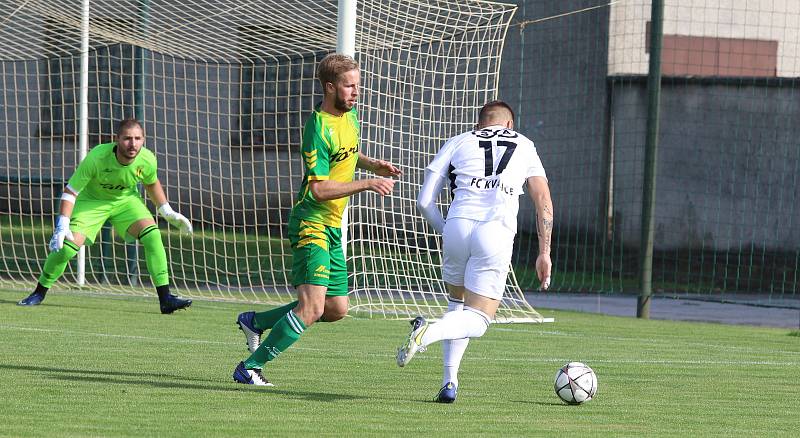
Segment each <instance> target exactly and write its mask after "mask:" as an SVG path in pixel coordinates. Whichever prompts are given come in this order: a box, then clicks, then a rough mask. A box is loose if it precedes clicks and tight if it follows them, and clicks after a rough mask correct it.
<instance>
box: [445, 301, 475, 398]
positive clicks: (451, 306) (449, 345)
mask: <svg viewBox="0 0 800 438" xmlns="http://www.w3.org/2000/svg"><path fill="white" fill-rule="evenodd" d="M448 301H449V302H448V303H447V311H448V312H457V311H460V310H462V309H463V308H464V302H463V301H459V300H456V299H454V298H448ZM468 344H469V338H463V339H446V340H444V341H443V342H442V359H443V363H444V367H443V373H442V386H444V385H447V383H448V382H453V385H456V387H458V368H459V366H460V365H461V358H462V357H464V351H466V350H467V345H468Z"/></svg>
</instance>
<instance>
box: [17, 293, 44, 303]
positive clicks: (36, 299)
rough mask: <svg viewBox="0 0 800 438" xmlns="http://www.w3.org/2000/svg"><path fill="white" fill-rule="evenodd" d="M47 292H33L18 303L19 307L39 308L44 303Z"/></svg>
mask: <svg viewBox="0 0 800 438" xmlns="http://www.w3.org/2000/svg"><path fill="white" fill-rule="evenodd" d="M45 293H46V292H33V293H31V294H30V295H28V296H27V297H25V298H24V299H22V300H20V302H18V303H17V305H19V306H38V305H39V304H41V303H42V301H44V296H45Z"/></svg>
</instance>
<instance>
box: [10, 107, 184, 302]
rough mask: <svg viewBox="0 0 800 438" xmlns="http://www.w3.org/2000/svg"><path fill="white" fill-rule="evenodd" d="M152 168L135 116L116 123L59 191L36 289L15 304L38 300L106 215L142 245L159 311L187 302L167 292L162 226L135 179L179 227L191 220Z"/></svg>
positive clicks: (127, 237) (90, 239)
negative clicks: (113, 137)
mask: <svg viewBox="0 0 800 438" xmlns="http://www.w3.org/2000/svg"><path fill="white" fill-rule="evenodd" d="M156 169H157V165H156V157H155V155H153V153H152V152H150V151H149V150H148V149H146V148H145V147H144V130H143V129H142V124H141V123H139V121H137V120H133V119H128V120H123V121H122V123H120V126H119V129H118V130H117V141H116V142H113V143H104V144H100V145H97V146H95V147H94V148H92V150H91V151H90V152H89V153H88V154H87V155H86V157H85V158H84V159H83V160H82V161H81V162H80V164H79V165H78V167H77V169H75V173H74V174H73V175H72V177H71V178H70V179H69V182H68V183H67V186H66V187H65V188H64V192H63V194H62V195H61V204H60V207H59V216H58V218H56V226H55V230H54V231H53V237H52V238H51V239H50V245H49V247H50V251H51V252H50V254H49V255H48V256H47V260H46V261H45V263H44V268H43V269H42V274H41V275H40V276H39V282H38V283H37V284H36V289H35V290H34V291H33V293H31V294H30V295H29V296H28V297H27V298H25V299H23V300H22V301H20V302H19V305H21V306H35V305H38V304H40V303H41V302H42V301H43V300H44V298H45V295H46V294H47V291H48V290H49V289H50V288H51V287H52V286H53V283H55V282H56V280H58V278H59V277H60V276H61V274H63V273H64V269H65V268H66V267H67V264H68V263H69V261H70V260H71V259H72V258H73V257H75V255H76V254H77V253H78V250H79V249H80V247H81V245H83V244H84V243H85V242H87V241H88V242H89V244H90V245H91V244H92V242H94V238H95V236H97V232H98V231H100V228H101V227H102V226H103V224H104V223H105V222H106V220H108V221H110V222H111V224H112V225H113V226H114V229H115V230H116V232H117V234H118V235H120V236H124V237H125V240H126V241H128V242H133V241H134V240H139V242H141V244H142V246H143V247H144V255H145V262H146V264H147V271H148V272H149V274H150V278H151V280H152V281H153V286H155V288H156V292H157V293H158V299H159V301H160V304H161V313H172V312H174V311H176V310H178V309H183V308H186V307H189V306H190V305H191V304H192V301H191V300H185V299H182V298H179V297H176V296H175V295H173V294H171V293H170V292H169V268H168V266H167V253H166V251H165V250H164V244H163V242H162V241H161V232H160V231H159V229H158V226H157V225H156V223H155V220H153V216H152V215H151V214H150V211H148V210H147V207H146V206H145V204H144V200H143V199H142V197H141V196H140V195H139V191H138V189H137V184H138V183H140V182H141V183H142V184H144V188H145V191H147V194H148V195H149V197H150V200H151V201H152V202H153V203H154V204H155V205H157V206H158V211H159V213H160V214H161V216H162V217H163V218H164V219H166V220H167V222H169V223H170V224H172V225H173V226H176V227H178V228H179V229H180V230H181V231H182V232H185V233H191V232H192V224H191V223H190V222H189V220H188V219H186V217H184V216H183V215H182V214H180V213H177V212H175V211H174V210H172V208H171V207H170V205H169V203H167V197H166V195H165V194H164V189H163V188H162V187H161V183H160V182H159V180H158V177H157V176H156Z"/></svg>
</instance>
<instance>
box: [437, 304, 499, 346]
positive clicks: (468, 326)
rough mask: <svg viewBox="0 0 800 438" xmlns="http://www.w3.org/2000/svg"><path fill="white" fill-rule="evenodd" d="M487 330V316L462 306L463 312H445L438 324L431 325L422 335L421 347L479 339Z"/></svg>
mask: <svg viewBox="0 0 800 438" xmlns="http://www.w3.org/2000/svg"><path fill="white" fill-rule="evenodd" d="M487 328H489V316H488V315H486V314H485V313H483V312H481V311H480V310H478V309H473V308H472V307H467V306H464V309H463V310H457V311H453V312H447V313H445V314H444V316H443V317H442V319H440V320H439V322H437V323H434V324H431V325H430V326H428V329H427V330H426V331H425V334H424V335H422V345H423V346H428V345H430V344H433V343H434V342H437V341H441V340H443V339H462V338H479V337H481V336H483V334H484V333H486V329H487Z"/></svg>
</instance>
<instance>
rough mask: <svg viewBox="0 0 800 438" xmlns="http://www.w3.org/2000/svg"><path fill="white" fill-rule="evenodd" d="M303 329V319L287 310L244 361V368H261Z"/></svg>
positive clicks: (294, 339) (298, 335) (296, 338)
mask: <svg viewBox="0 0 800 438" xmlns="http://www.w3.org/2000/svg"><path fill="white" fill-rule="evenodd" d="M305 329H306V325H305V324H304V323H303V320H301V319H300V318H298V317H297V315H295V314H294V311H292V310H290V311H288V312H287V313H286V314H285V315H284V316H283V317H282V318H281V319H280V320H278V322H277V323H275V326H274V327H272V331H270V332H269V336H267V339H265V340H264V342H262V343H261V345H259V346H258V348H257V349H256V351H255V352H253V354H251V355H250V357H248V358H247V360H245V361H244V366H245V368H251V369H252V368H259V369H260V368H263V367H264V364H265V363H267V362H269V361H272V360H275V358H277V357H278V355H279V354H281V353H282V352H284V351H286V349H287V348H289V347H290V346H291V345H292V344H294V343H295V341H297V340H298V339H300V336H301V335H302V334H303V332H304V331H305Z"/></svg>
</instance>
